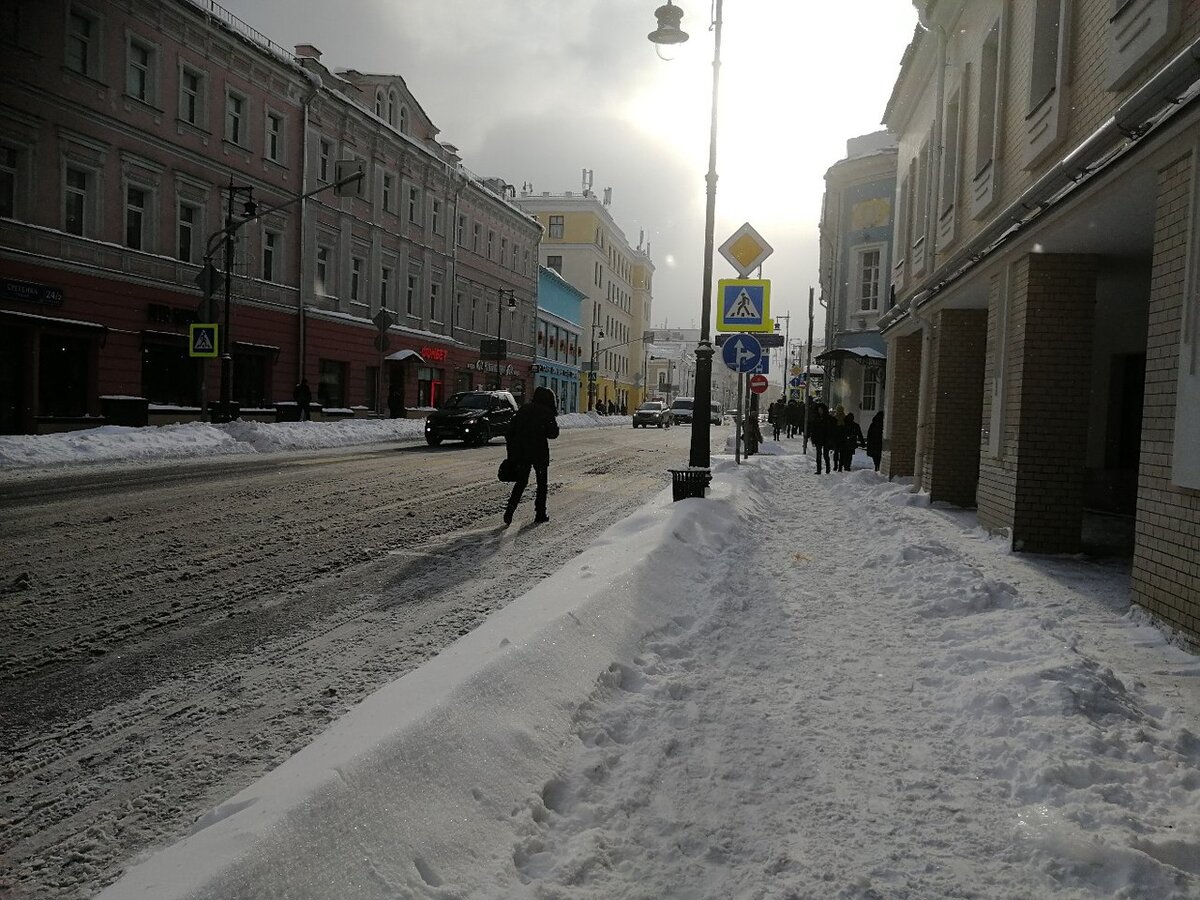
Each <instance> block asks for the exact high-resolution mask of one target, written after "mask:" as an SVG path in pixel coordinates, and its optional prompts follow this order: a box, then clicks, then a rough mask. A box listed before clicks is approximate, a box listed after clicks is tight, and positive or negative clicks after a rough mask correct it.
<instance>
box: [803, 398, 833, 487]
mask: <svg viewBox="0 0 1200 900" xmlns="http://www.w3.org/2000/svg"><path fill="white" fill-rule="evenodd" d="M811 418H812V420H811V421H810V422H809V423H808V437H809V439H810V440H811V441H812V442H813V451H814V453H815V455H816V457H817V474H818V475H820V474H821V460H824V461H825V474H826V475H828V474H829V471H830V469H829V450H830V446H829V443H830V441H831V440H832V438H833V434H832V432H833V418H832V417H831V416H830V415H829V407H827V406H826V405H825V404H824V403H817V404H816V405H814V406H813V414H812V417H811Z"/></svg>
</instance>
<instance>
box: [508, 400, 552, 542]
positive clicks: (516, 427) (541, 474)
mask: <svg viewBox="0 0 1200 900" xmlns="http://www.w3.org/2000/svg"><path fill="white" fill-rule="evenodd" d="M557 412H558V398H557V397H555V396H554V391H552V390H550V388H548V387H544V386H541V387H537V388H535V389H534V391H533V399H532V400H530V401H529V402H528V403H526V404H525V405H524V406H522V407H521V408H520V409H519V410H517V414H516V415H515V416H513V421H512V427H511V428H510V429H509V432H508V437H507V439H506V441H507V444H508V458H509V459H510V460H511V461H512V462H513V463H514V464H515V465H516V469H517V480H516V481H515V482H514V483H513V486H512V493H511V494H509V497H508V506H507V507H505V509H504V524H505V525H509V524H511V523H512V520H513V513H515V512H516V511H517V504H518V503H520V502H521V494H523V493H524V492H525V486H526V485H527V484H529V473H530V472H531V471H532V472H534V473H536V475H537V493H536V494H535V495H534V500H533V514H534V518H533V521H534V522H549V521H550V517H549V516H548V515H547V514H546V494H547V493H548V491H549V480H550V443H549V442H550V441H552V440H554V439H555V438H557V437H558V420H557Z"/></svg>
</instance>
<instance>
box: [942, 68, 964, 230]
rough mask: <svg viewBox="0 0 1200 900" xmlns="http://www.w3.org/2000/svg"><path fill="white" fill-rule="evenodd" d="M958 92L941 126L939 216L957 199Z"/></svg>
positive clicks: (948, 210) (947, 109)
mask: <svg viewBox="0 0 1200 900" xmlns="http://www.w3.org/2000/svg"><path fill="white" fill-rule="evenodd" d="M958 96H959V95H958V91H955V92H954V95H953V96H952V97H951V98H950V102H949V103H947V104H946V118H945V121H944V122H943V124H942V131H943V135H944V136H943V138H942V148H943V150H942V192H941V193H942V208H941V215H943V216H944V215H946V213H948V212H950V210H952V209H954V204H955V202H956V201H957V199H958V128H959V121H958V119H959V110H960V106H959V102H958Z"/></svg>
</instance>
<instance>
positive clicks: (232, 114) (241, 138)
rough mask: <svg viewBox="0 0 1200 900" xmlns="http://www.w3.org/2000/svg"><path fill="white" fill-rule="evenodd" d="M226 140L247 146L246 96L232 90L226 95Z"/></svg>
mask: <svg viewBox="0 0 1200 900" xmlns="http://www.w3.org/2000/svg"><path fill="white" fill-rule="evenodd" d="M225 140H227V141H229V142H230V143H231V144H237V145H238V146H241V147H244V146H246V141H247V135H246V98H245V97H243V96H241V95H240V94H235V93H233V92H232V91H230V92H229V93H228V94H226V95H225Z"/></svg>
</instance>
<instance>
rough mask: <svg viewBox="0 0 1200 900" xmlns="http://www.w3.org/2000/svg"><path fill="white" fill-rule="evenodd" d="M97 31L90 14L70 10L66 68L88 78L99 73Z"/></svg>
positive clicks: (98, 35) (95, 22) (96, 24)
mask: <svg viewBox="0 0 1200 900" xmlns="http://www.w3.org/2000/svg"><path fill="white" fill-rule="evenodd" d="M99 32H100V26H99V23H98V22H97V21H96V20H95V19H94V18H93V17H92V16H89V15H85V14H84V13H82V12H80V11H79V10H77V9H73V10H71V15H70V18H69V20H68V22H67V60H66V63H67V68H68V69H70V70H71V71H72V72H78V73H79V74H80V75H86V76H88V77H89V78H95V77H96V76H97V75H98V74H99V73H98V71H97V68H98V65H99V62H100V54H99V52H98V47H99V38H100V34H99Z"/></svg>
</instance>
